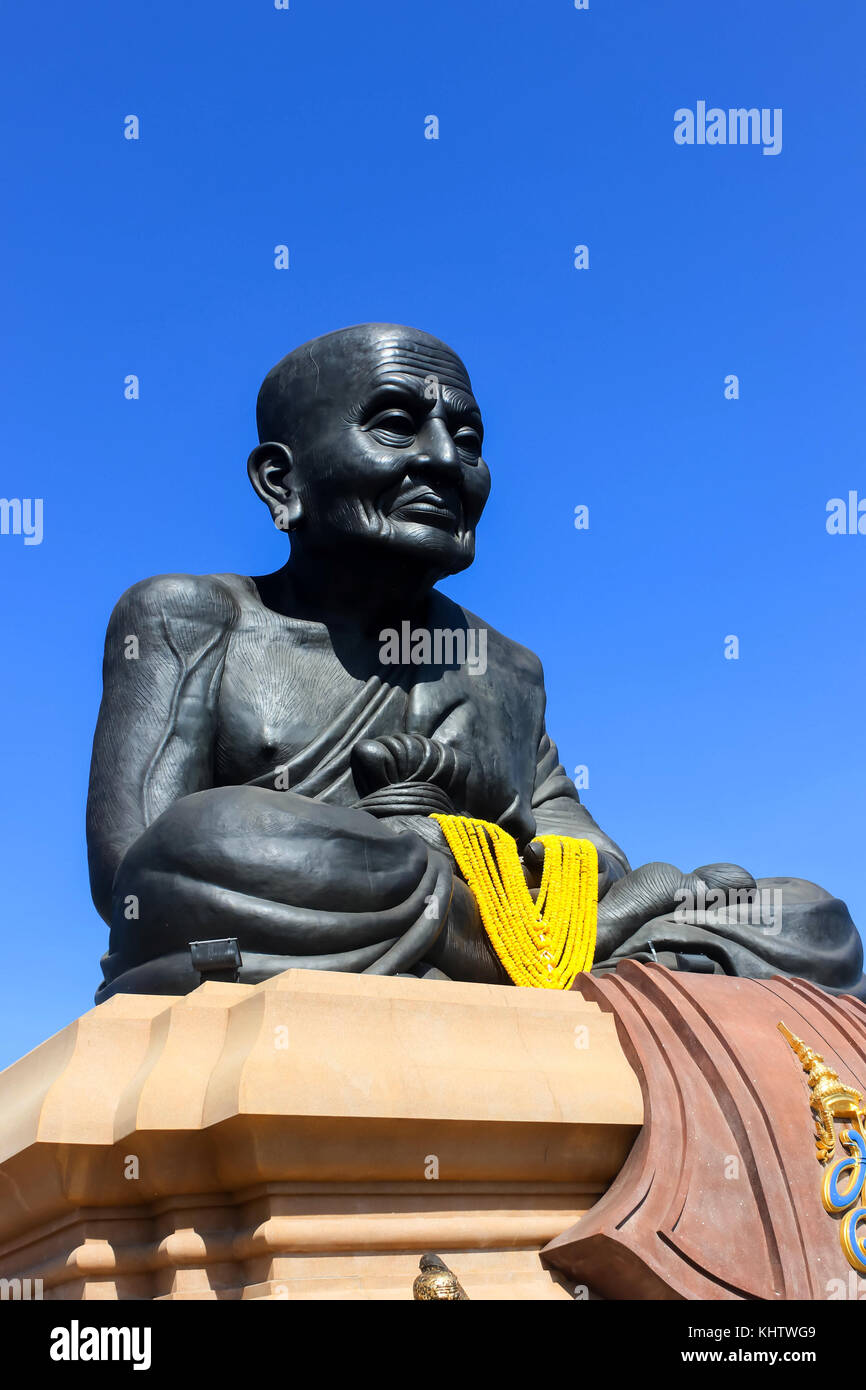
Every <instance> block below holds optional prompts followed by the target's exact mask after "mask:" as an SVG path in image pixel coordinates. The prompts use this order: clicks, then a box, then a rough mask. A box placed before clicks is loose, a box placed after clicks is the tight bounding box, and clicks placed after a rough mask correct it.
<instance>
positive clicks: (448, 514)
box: [391, 492, 463, 533]
mask: <svg viewBox="0 0 866 1390" xmlns="http://www.w3.org/2000/svg"><path fill="white" fill-rule="evenodd" d="M391 516H392V517H402V518H403V519H404V520H406V521H420V522H422V523H423V524H424V525H425V526H435V527H437V528H438V529H439V530H440V531H450V532H452V533H454V532H456V531H458V530H460V529H462V524H463V508H462V506H461V505H460V503H459V501H457V500H456V499H455V500H454V501H452V500H451V499H450V498H445V497H442V496H441V495H440V494H439V493H436V492H423V493H417V494H416V495H415V496H414V497H408V498H406V499H405V500H404V501H402V502H400V503H399V504H398V506H396V507H394V508H392V510H391Z"/></svg>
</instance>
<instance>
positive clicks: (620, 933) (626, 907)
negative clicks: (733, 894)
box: [595, 862, 756, 960]
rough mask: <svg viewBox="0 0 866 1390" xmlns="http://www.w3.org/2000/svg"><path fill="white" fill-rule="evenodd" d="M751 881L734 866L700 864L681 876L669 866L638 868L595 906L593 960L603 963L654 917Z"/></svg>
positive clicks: (745, 885) (647, 865) (735, 888)
mask: <svg viewBox="0 0 866 1390" xmlns="http://www.w3.org/2000/svg"><path fill="white" fill-rule="evenodd" d="M755 886H756V884H755V880H754V879H753V878H752V875H751V874H750V873H749V872H748V870H747V869H743V868H741V867H740V866H739V865H738V864H704V865H702V867H701V868H699V869H695V871H694V873H691V874H684V873H682V872H681V871H680V870H679V869H677V868H676V867H675V866H674V865H673V864H664V863H659V862H655V863H652V864H642V865H641V867H640V868H639V869H633V870H632V871H631V873H628V874H626V875H625V876H624V877H623V878H621V879H619V880H618V882H616V883H614V884H613V885H612V886H611V888H610V890H609V892H608V893H607V894H606V895H605V897H604V898H603V900H601V901H600V902H599V905H598V938H597V944H596V952H595V958H596V960H606V959H607V957H608V956H610V955H612V954H613V952H614V951H615V950H616V949H617V947H619V946H621V945H622V943H623V942H624V941H627V940H628V938H629V937H631V936H633V935H634V933H635V932H636V931H638V930H639V929H640V928H641V927H642V926H643V925H644V924H645V923H646V922H650V921H652V919H653V918H654V917H661V916H662V915H664V914H665V913H668V912H673V911H674V910H675V908H677V907H678V906H681V905H682V904H684V903H686V904H687V903H688V902H689V900H691V901H692V902H697V901H699V900H700V899H701V898H702V897H703V896H704V895H705V893H706V892H707V891H710V890H712V889H721V890H723V891H725V890H736V891H740V890H742V889H746V888H754V887H755Z"/></svg>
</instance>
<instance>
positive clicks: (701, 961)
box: [88, 324, 866, 1000]
mask: <svg viewBox="0 0 866 1390" xmlns="http://www.w3.org/2000/svg"><path fill="white" fill-rule="evenodd" d="M257 419H258V433H259V439H260V441H261V442H260V443H259V444H258V445H257V447H256V448H255V449H253V452H252V454H251V455H250V459H249V465H248V466H249V475H250V479H251V481H252V484H253V487H254V488H255V490H256V492H257V493H258V495H259V497H260V498H261V499H262V501H263V502H264V503H265V505H266V506H267V507H268V508H269V510H270V512H271V514H272V516H273V518H274V520H275V522H276V524H277V525H278V526H279V527H280V528H281V529H283V530H285V531H287V532H288V536H289V540H290V557H289V559H288V560H287V562H286V564H285V565H284V566H283V568H282V569H279V570H277V571H276V573H274V574H267V575H261V576H259V577H257V578H247V577H245V576H241V575H237V574H209V575H190V574H171V575H161V576H158V577H156V578H153V579H145V580H142V581H141V582H140V583H138V584H135V585H133V587H132V588H131V589H129V590H128V591H127V592H126V593H125V594H124V595H123V597H122V598H121V599H120V601H119V603H118V604H117V607H116V609H115V611H114V613H113V615H112V618H111V622H110V624H109V628H108V635H107V639H106V646H105V664H104V695H103V700H102V706H101V709H100V714H99V722H98V726H97V730H96V737H95V742H94V750H93V764H92V772H91V783H90V797H89V803H88V846H89V857H90V875H91V884H92V890H93V897H94V901H95V903H96V906H97V908H98V909H99V912H100V913H101V915H102V916H103V917H104V918H105V920H106V921H107V922H109V923H110V925H111V935H110V942H109V948H108V952H107V954H106V955H105V957H104V958H103V970H104V976H105V979H104V982H103V984H102V985H101V986H100V988H99V990H98V992H97V996H96V997H97V1000H103V999H106V998H108V996H109V995H111V994H113V993H116V992H125V993H130V992H132V993H137V992H147V993H156V994H160V993H179V994H182V993H185V992H187V991H188V990H190V989H193V988H195V986H196V985H198V983H199V973H198V970H197V969H196V968H195V966H194V964H193V961H192V959H191V953H190V947H189V943H190V941H194V940H210V939H213V938H235V939H236V940H237V943H238V945H239V947H240V952H241V955H242V960H243V964H242V968H241V970H240V979H241V980H242V981H247V982H250V983H254V982H256V981H259V980H262V979H265V978H267V977H268V976H270V975H274V974H276V973H277V972H278V971H281V970H285V969H287V968H288V967H290V966H301V967H305V968H308V969H316V970H347V971H359V972H361V971H363V972H368V973H372V974H385V975H391V974H403V975H422V976H427V977H432V978H442V977H445V978H449V979H456V980H466V981H482V982H487V983H494V984H496V983H501V984H508V983H509V978H508V976H507V975H506V974H505V972H504V970H503V967H502V966H501V965H500V962H499V959H498V958H497V956H496V954H495V953H494V951H493V949H492V947H491V945H490V943H489V941H488V938H487V935H486V933H485V931H484V928H483V926H482V924H481V921H480V919H479V913H478V908H477V906H476V902H475V899H474V897H473V895H472V893H471V892H470V890H469V888H468V887H467V885H466V883H465V882H464V881H463V880H462V878H461V877H460V875H459V874H458V872H457V870H456V866H455V862H454V859H453V858H452V856H451V853H450V851H449V849H448V845H447V844H446V841H445V839H444V837H443V834H442V831H441V829H440V826H439V824H438V823H437V822H436V821H435V820H432V819H431V813H434V812H441V813H445V814H451V815H453V814H457V815H461V816H468V817H474V818H479V819H483V820H486V821H489V822H490V821H492V822H496V823H497V824H498V825H499V826H501V827H502V828H503V829H504V830H507V831H508V832H509V833H510V834H511V835H512V836H513V837H514V839H515V840H516V842H517V846H518V849H519V850H520V852H521V854H522V861H523V868H524V872H525V876H526V879H527V883H528V884H529V886H530V888H532V887H533V885H535V886H537V884H538V875H539V869H540V864H541V861H542V857H543V853H544V850H543V847H542V846H539V845H538V842H537V841H536V840H535V837H536V836H538V835H541V834H556V835H567V836H570V837H575V838H578V839H589V840H591V841H592V842H593V843H594V844H595V846H596V848H597V850H598V872H599V885H598V886H599V911H598V938H597V946H596V954H595V968H596V969H600V970H605V969H611V968H612V966H613V965H615V964H616V962H617V961H618V960H621V959H623V958H625V957H632V958H635V959H639V960H651V959H657V960H659V961H661V962H662V963H663V964H666V965H668V966H669V967H671V968H672V969H676V970H703V971H715V972H718V973H725V974H730V975H748V976H757V977H768V976H770V975H773V974H778V973H780V974H783V975H799V976H803V977H805V978H807V979H809V980H812V981H813V982H815V983H816V984H819V985H823V986H824V987H825V988H826V989H828V990H831V991H834V992H842V991H845V992H853V993H855V994H858V995H860V997H866V995H864V979H863V976H862V973H861V968H862V948H861V944H860V939H859V937H858V935H857V932H856V930H855V928H854V925H853V923H852V921H851V918H850V916H849V914H848V911H847V909H846V907H845V905H844V903H842V902H840V901H839V900H838V899H837V898H833V897H832V896H831V895H830V894H829V893H826V892H824V890H823V889H821V888H818V887H817V886H816V885H815V884H813V883H807V882H804V881H801V880H796V879H787V878H786V879H769V880H767V879H765V880H759V881H758V883H757V885H756V882H755V880H754V879H753V878H752V877H751V875H750V874H749V873H747V872H746V871H745V870H744V869H741V868H739V867H737V866H736V865H732V864H711V865H706V866H704V867H702V868H700V869H697V870H695V872H694V873H692V874H683V873H681V872H680V871H679V870H678V869H675V868H674V867H673V866H672V865H670V864H647V865H644V866H643V867H642V868H639V869H636V870H632V869H631V868H630V866H629V863H628V860H627V859H626V856H625V854H624V853H623V851H622V850H621V849H620V848H619V847H618V845H616V844H615V843H614V842H613V841H612V840H611V839H609V838H608V836H607V835H606V834H605V833H604V831H602V830H601V829H599V827H598V826H597V825H596V823H595V821H594V820H593V819H592V816H591V815H590V814H589V812H588V810H587V809H586V807H585V806H583V805H582V804H581V801H580V798H579V796H578V794H577V791H576V790H575V787H574V784H573V783H572V781H571V780H570V779H569V778H568V777H567V776H566V774H565V772H564V770H563V768H562V767H561V765H560V762H559V757H558V754H557V751H556V748H555V746H554V744H553V743H552V742H551V740H550V737H549V735H548V733H547V730H546V728H545V719H544V709H545V693H544V682H543V677H542V670H541V664H540V662H539V660H538V658H537V657H536V656H534V655H533V653H532V652H530V651H527V650H526V648H525V647H521V646H519V645H518V644H517V643H516V642H512V641H510V639H509V638H508V637H505V636H503V635H502V634H501V633H499V632H496V631H495V630H494V629H493V628H491V627H489V626H488V625H487V624H486V623H484V622H483V621H482V620H481V619H480V618H478V617H476V616H475V615H474V614H472V613H470V612H468V611H467V610H466V609H464V608H461V607H460V606H459V605H457V604H455V603H453V602H452V601H451V600H450V599H448V598H446V597H445V596H444V594H442V593H440V592H439V591H438V590H437V589H436V588H435V585H436V583H437V582H438V581H439V580H441V579H442V578H443V577H445V576H447V575H452V574H457V573H458V572H459V571H461V570H464V569H466V567H467V566H468V565H471V563H472V560H473V557H474V553H475V529H476V526H477V525H478V522H479V520H480V518H481V514H482V512H483V510H484V504H485V502H486V500H487V495H488V492H489V489H490V474H489V471H488V467H487V464H486V463H485V461H484V458H483V456H482V421H481V412H480V410H479V407H478V404H477V402H476V400H475V397H474V395H473V393H472V387H471V385H470V381H469V376H468V374H467V372H466V368H465V367H464V365H463V363H462V362H461V360H460V358H459V357H458V356H457V355H456V353H454V352H452V350H451V349H450V348H448V347H446V346H445V344H444V343H442V342H440V341H439V340H438V339H436V338H433V337H430V336H429V335H428V334H426V333H422V332H419V331H417V330H415V329H409V328H405V327H400V326H398V325H394V324H363V325H360V326H358V327H354V328H347V329H344V330H342V331H340V332H336V333H329V334H327V335H325V336H324V337H321V338H317V339H315V340H314V341H313V342H310V343H307V344H305V345H304V346H302V347H299V348H297V349H296V350H295V351H294V352H291V353H289V355H288V356H287V357H285V358H283V360H282V361H281V362H280V363H278V364H277V366H276V367H274V368H273V370H272V371H271V372H269V373H268V375H267V377H266V378H265V381H264V384H263V386H262V389H261V392H260V394H259V398H258V409H257ZM419 634H420V640H419ZM443 635H444V640H438V639H439V638H443ZM131 638H134V639H135V641H134V642H131V641H130V639H131ZM759 890H761V893H760V894H759V896H761V897H762V900H763V901H766V900H767V899H768V898H771V900H772V904H773V910H772V911H771V912H770V913H769V916H764V915H762V916H761V917H760V918H759V919H758V920H756V918H755V913H754V910H753V909H752V910H749V908H748V906H745V907H744V906H743V904H744V903H746V904H747V903H748V901H750V894H751V895H752V898H751V901H752V902H753V901H754V895H755V894H758V893H759ZM711 899H712V902H713V906H712V907H711V906H709V905H708V904H709V903H710V900H711ZM720 900H721V901H722V903H723V904H724V905H723V906H721V907H719V906H717V905H716V904H718V903H719V901H720Z"/></svg>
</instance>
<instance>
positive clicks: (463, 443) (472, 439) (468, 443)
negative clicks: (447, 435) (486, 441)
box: [454, 425, 481, 463]
mask: <svg viewBox="0 0 866 1390" xmlns="http://www.w3.org/2000/svg"><path fill="white" fill-rule="evenodd" d="M454 443H455V444H456V445H457V448H458V449H459V450H460V453H461V454H464V455H465V456H466V457H467V458H469V459H471V460H472V461H473V462H475V463H477V461H478V459H480V457H481V439H480V437H479V435H477V434H476V432H475V430H473V429H470V428H469V426H468V425H464V426H463V428H462V429H459V430H458V431H457V433H456V434H455V436H454Z"/></svg>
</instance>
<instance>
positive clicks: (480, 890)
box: [433, 815, 598, 989]
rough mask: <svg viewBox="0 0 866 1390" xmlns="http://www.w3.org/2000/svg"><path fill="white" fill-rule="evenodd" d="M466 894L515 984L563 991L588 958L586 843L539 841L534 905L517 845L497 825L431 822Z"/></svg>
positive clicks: (454, 819) (591, 933)
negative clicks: (442, 839) (540, 864)
mask: <svg viewBox="0 0 866 1390" xmlns="http://www.w3.org/2000/svg"><path fill="white" fill-rule="evenodd" d="M433 820H435V821H438V823H439V825H440V826H441V827H442V833H443V834H444V836H445V839H446V840H447V841H448V846H449V848H450V850H451V853H452V854H453V855H454V858H455V860H456V861H457V867H458V868H459V870H460V872H461V874H462V875H463V877H464V878H465V880H466V882H467V883H468V885H469V887H470V888H471V890H472V892H473V894H474V896H475V900H476V902H477V903H478V910H479V912H480V914H481V921H482V922H483V924H484V930H485V931H486V932H487V935H488V937H489V939H490V943H491V945H492V946H493V949H494V951H495V952H496V954H497V956H498V957H499V959H500V960H501V962H502V964H503V965H504V967H505V969H506V970H507V972H508V975H509V977H510V978H511V979H512V980H513V981H514V983H515V984H516V985H524V986H530V987H534V988H536V989H570V987H571V985H572V983H573V981H574V979H575V976H577V975H578V974H580V972H581V971H582V970H589V969H590V967H591V966H592V961H593V956H594V955H595V935H596V923H597V916H598V854H597V852H596V849H595V846H594V845H593V844H592V843H591V842H590V841H589V840H573V839H570V838H568V837H566V836H564V835H539V836H538V837H537V838H538V840H539V841H540V842H541V844H543V845H544V869H543V871H542V875H541V887H540V889H539V892H538V901H537V902H533V901H532V895H531V894H530V892H529V889H528V888H527V886H526V880H525V879H524V877H523V870H522V868H521V864H520V856H519V855H518V853H517V845H516V843H515V841H514V839H513V837H512V836H511V835H509V834H508V832H507V831H506V830H503V829H502V827H501V826H499V825H492V824H491V823H490V821H486V820H471V819H469V818H468V817H466V816H441V815H434V816H433Z"/></svg>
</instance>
